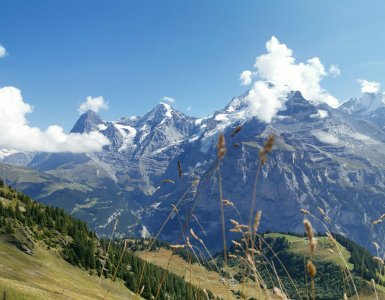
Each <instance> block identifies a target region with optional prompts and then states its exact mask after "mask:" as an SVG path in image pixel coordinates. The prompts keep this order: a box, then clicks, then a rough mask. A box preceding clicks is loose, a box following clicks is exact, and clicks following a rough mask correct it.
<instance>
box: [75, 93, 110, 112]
mask: <svg viewBox="0 0 385 300" xmlns="http://www.w3.org/2000/svg"><path fill="white" fill-rule="evenodd" d="M101 109H104V110H107V109H108V104H107V102H106V101H105V100H104V98H103V97H102V96H99V97H95V98H92V97H90V96H88V97H87V99H86V101H85V102H83V103H81V104H80V106H79V108H78V112H79V113H80V114H83V113H85V112H86V111H88V110H92V111H94V112H96V113H97V112H99V110H101Z"/></svg>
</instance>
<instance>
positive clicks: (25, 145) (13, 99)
mask: <svg viewBox="0 0 385 300" xmlns="http://www.w3.org/2000/svg"><path fill="white" fill-rule="evenodd" d="M32 110H33V108H32V106H31V105H29V104H28V103H25V102H24V101H23V98H22V95H21V92H20V90H19V89H17V88H15V87H3V88H0V148H6V149H14V150H18V151H30V152H73V153H82V152H94V151H100V150H101V149H102V147H103V146H104V145H108V143H109V142H108V139H107V138H106V137H105V136H103V135H102V134H100V133H98V132H91V133H88V134H79V133H71V134H66V133H64V130H63V128H61V127H59V126H57V125H51V126H49V127H48V128H47V130H46V131H41V130H40V129H39V128H37V127H32V126H30V125H28V121H27V118H26V115H27V114H29V113H31V112H32Z"/></svg>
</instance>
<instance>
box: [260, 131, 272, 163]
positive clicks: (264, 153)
mask: <svg viewBox="0 0 385 300" xmlns="http://www.w3.org/2000/svg"><path fill="white" fill-rule="evenodd" d="M273 145H274V136H273V135H270V136H269V137H268V139H267V141H266V143H265V145H263V148H262V149H261V150H260V151H259V159H260V161H261V163H262V164H263V165H264V164H265V163H266V161H267V154H269V153H270V152H271V151H272V150H273Z"/></svg>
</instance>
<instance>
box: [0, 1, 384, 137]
mask: <svg viewBox="0 0 385 300" xmlns="http://www.w3.org/2000/svg"><path fill="white" fill-rule="evenodd" d="M384 28H385V2H384V1H351V0H350V1H347V0H345V1H326V0H324V1H272V0H270V1H239V0H237V1H197V0H194V1H180V0H175V1H126V0H125V1H97V0H92V1H85V0H82V1H68V0H67V1H44V0H40V1H27V0H25V1H18V0H12V1H6V0H3V1H2V3H1V16H0V44H1V45H2V46H4V47H5V49H6V50H7V53H8V55H6V56H5V57H3V58H1V59H0V87H3V86H14V87H17V88H18V89H20V90H21V91H22V94H23V99H24V101H25V102H27V103H29V104H31V105H32V106H33V107H34V111H33V112H32V113H31V114H29V115H28V120H29V121H30V123H31V124H32V125H34V126H38V127H40V128H42V129H45V128H46V127H47V126H49V125H51V124H58V125H60V126H62V127H64V129H65V130H69V129H70V128H71V127H72V125H73V124H74V122H75V121H76V119H77V118H78V115H79V114H78V107H79V105H80V104H81V102H84V101H85V99H86V97H87V96H92V97H96V96H103V97H104V99H105V100H107V101H108V105H109V109H108V110H105V111H101V112H100V114H101V115H102V116H103V118H105V119H107V120H113V119H117V118H119V117H121V116H128V115H142V114H144V113H145V112H147V111H148V110H149V109H151V108H152V107H153V106H154V105H156V104H157V103H159V101H160V98H162V97H163V96H169V97H172V98H174V99H175V100H176V102H175V103H174V106H175V107H176V108H177V109H179V110H181V111H183V112H185V113H187V114H191V115H194V116H205V115H207V114H210V113H212V112H213V111H214V110H216V109H219V108H222V107H224V106H225V105H226V104H227V103H228V101H229V100H230V99H231V98H232V97H234V96H237V95H239V94H240V93H243V92H244V91H246V90H247V87H245V86H242V85H240V81H239V76H240V74H241V72H242V71H244V70H246V69H252V66H253V64H254V62H255V58H256V57H257V56H259V55H261V54H263V53H265V52H266V49H265V43H266V42H267V41H268V40H270V38H271V37H272V36H273V35H274V36H276V37H277V38H278V39H279V41H280V42H281V43H284V44H286V45H287V46H288V47H289V48H291V49H292V50H293V51H294V56H295V58H296V60H297V61H298V62H302V61H306V60H307V59H309V58H312V57H314V56H317V57H319V59H320V60H321V62H322V64H323V65H324V66H325V68H328V67H329V66H330V65H332V64H335V65H338V66H339V68H340V70H341V75H340V76H338V77H335V78H332V77H326V78H324V79H323V80H322V83H321V85H322V87H323V88H325V89H326V90H327V91H328V92H329V93H330V94H332V95H333V96H334V97H336V98H337V99H339V100H340V101H344V100H346V99H347V98H349V97H352V96H358V95H359V94H360V86H359V84H358V83H357V79H367V80H370V81H377V82H380V83H382V84H385V72H384V71H383V70H384V67H385V30H384ZM188 106H191V108H192V109H191V111H187V107H188Z"/></svg>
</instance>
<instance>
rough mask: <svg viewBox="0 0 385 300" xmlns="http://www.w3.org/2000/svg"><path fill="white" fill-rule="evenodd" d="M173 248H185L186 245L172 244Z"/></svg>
mask: <svg viewBox="0 0 385 300" xmlns="http://www.w3.org/2000/svg"><path fill="white" fill-rule="evenodd" d="M170 247H171V249H173V250H175V249H183V248H184V247H185V245H178V244H175V245H170Z"/></svg>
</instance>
